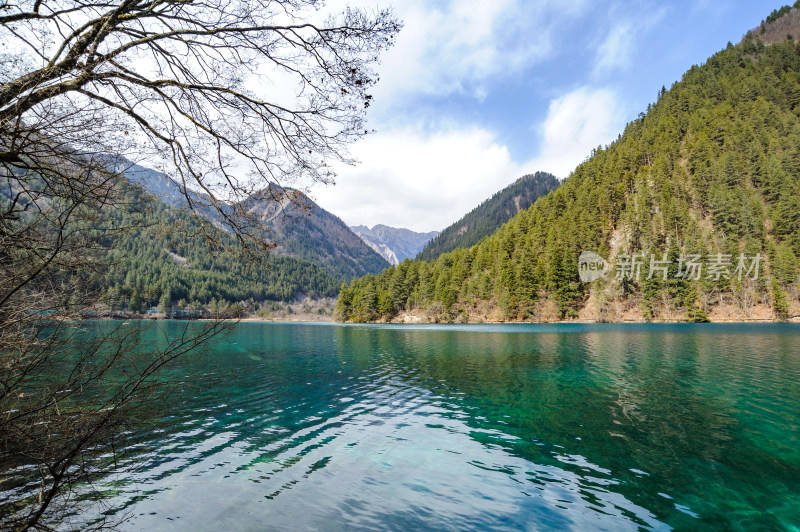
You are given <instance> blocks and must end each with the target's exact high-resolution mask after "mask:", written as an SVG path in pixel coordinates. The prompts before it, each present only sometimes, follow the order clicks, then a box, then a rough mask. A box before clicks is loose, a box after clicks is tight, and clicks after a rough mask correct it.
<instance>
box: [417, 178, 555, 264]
mask: <svg viewBox="0 0 800 532" xmlns="http://www.w3.org/2000/svg"><path fill="white" fill-rule="evenodd" d="M558 185H559V181H558V178H557V177H556V176H554V175H553V174H549V173H547V172H536V173H535V174H528V175H524V176H522V177H520V178H519V179H517V180H516V181H514V182H513V183H512V184H510V185H508V186H507V187H506V188H504V189H503V190H501V191H499V192H496V193H495V194H494V195H493V196H492V197H491V198H489V199H487V200H485V201H484V202H483V203H481V204H480V205H478V206H477V207H475V208H474V209H472V210H471V211H470V212H469V213H467V214H466V215H464V217H463V218H461V219H460V220H459V221H457V222H456V223H454V224H453V225H451V226H449V227H448V228H446V229H444V230H443V231H442V232H441V233H439V235H438V236H437V237H436V238H434V239H432V240H431V241H430V242H428V243H427V245H426V246H425V247H424V248H423V249H422V251H420V253H419V254H418V255H417V256H416V258H417V259H420V260H433V259H435V258H436V257H438V256H439V255H441V254H443V253H448V252H450V251H453V250H454V249H458V248H468V247H470V246H473V245H475V244H477V243H478V242H480V240H481V239H482V238H484V237H487V236H489V235H491V234H492V233H494V232H495V231H497V230H498V229H499V228H500V226H502V225H503V224H504V223H506V222H507V221H508V220H510V219H511V218H513V217H514V216H516V215H517V213H519V212H520V211H522V210H524V209H527V208H528V207H530V206H531V205H533V203H534V202H535V201H536V200H537V199H539V198H540V197H542V196H545V195H547V194H548V193H549V192H550V191H551V190H555V189H556V188H557V187H558Z"/></svg>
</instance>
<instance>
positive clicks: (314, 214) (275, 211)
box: [119, 162, 389, 279]
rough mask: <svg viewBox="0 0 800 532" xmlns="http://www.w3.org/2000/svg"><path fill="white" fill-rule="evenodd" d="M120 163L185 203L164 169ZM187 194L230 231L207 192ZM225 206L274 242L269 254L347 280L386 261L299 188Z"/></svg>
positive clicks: (158, 193) (175, 202)
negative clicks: (255, 226)
mask: <svg viewBox="0 0 800 532" xmlns="http://www.w3.org/2000/svg"><path fill="white" fill-rule="evenodd" d="M119 166H121V165H119ZM124 168H125V175H126V177H128V179H129V180H130V181H131V182H133V183H135V184H137V185H139V186H141V187H142V188H144V189H145V190H146V191H147V192H149V193H151V194H152V195H153V196H155V197H156V198H158V199H159V200H160V201H162V202H164V203H166V204H167V205H169V206H171V207H175V208H187V207H188V206H189V203H188V201H187V199H186V196H185V195H184V193H183V191H182V189H181V187H180V186H179V185H178V184H177V183H176V182H175V181H173V180H172V179H171V178H170V177H168V176H166V175H165V174H163V173H161V172H157V171H155V170H151V169H149V168H145V167H143V166H139V165H136V164H132V163H129V162H124ZM188 194H189V197H190V199H191V200H192V203H193V204H194V205H195V207H196V209H197V211H198V212H199V213H200V214H202V215H203V216H205V217H207V218H208V219H210V220H211V221H212V223H214V225H216V226H217V227H218V228H220V229H222V230H225V231H230V227H228V226H227V225H226V224H225V223H224V221H222V220H221V219H220V218H221V217H220V215H219V213H218V212H217V210H216V209H214V208H213V207H210V206H209V201H208V199H207V196H205V195H204V194H199V193H197V192H193V191H189V193H188ZM224 209H225V212H226V213H227V214H229V215H232V216H237V215H244V216H246V217H248V218H251V219H250V223H252V222H255V223H257V224H259V225H260V230H262V231H263V233H264V238H265V239H266V240H267V241H269V242H272V243H275V244H277V247H276V248H275V249H274V253H277V254H278V255H283V256H287V257H294V258H298V259H302V260H307V261H310V262H313V263H315V264H318V265H320V266H322V267H323V268H325V269H326V270H327V271H328V272H329V273H330V274H331V275H332V276H334V277H337V278H340V279H351V278H353V277H357V276H360V275H364V274H367V273H375V272H378V271H380V270H382V269H383V268H385V267H386V266H388V265H389V263H388V262H386V261H385V260H383V258H382V257H381V256H380V255H379V254H377V253H376V252H374V251H373V250H372V249H371V248H370V247H368V246H367V245H366V244H365V243H364V242H362V241H361V239H359V238H358V237H357V236H356V235H355V234H353V232H352V231H350V229H349V228H348V227H347V225H345V223H344V222H343V221H341V220H340V219H339V218H337V217H336V216H334V215H333V214H331V213H329V212H328V211H326V210H324V209H322V208H321V207H319V206H318V205H317V204H316V203H314V202H313V201H311V200H310V199H309V198H308V197H307V196H306V195H304V194H303V193H302V192H300V191H297V190H294V189H290V188H285V187H279V186H277V185H270V186H268V187H267V188H266V189H264V190H261V191H259V192H257V193H256V194H254V195H253V196H252V197H250V198H248V199H247V200H245V201H243V202H240V203H238V204H234V205H230V206H224Z"/></svg>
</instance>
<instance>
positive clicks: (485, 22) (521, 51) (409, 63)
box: [329, 0, 589, 105]
mask: <svg viewBox="0 0 800 532" xmlns="http://www.w3.org/2000/svg"><path fill="white" fill-rule="evenodd" d="M342 2H344V0H341V1H336V2H333V3H332V4H330V5H329V8H330V10H331V11H334V12H335V11H336V10H337V9H340V8H341V5H340V4H342ZM347 3H349V4H351V5H352V4H353V1H348V2H347ZM355 4H356V5H360V6H361V7H364V8H368V9H369V8H374V0H358V1H356V2H355ZM587 5H589V3H588V2H586V1H584V0H581V1H576V2H573V3H571V4H570V5H568V6H565V5H564V4H563V2H558V1H556V0H546V1H540V2H535V3H532V2H526V1H525V0H494V1H492V2H487V1H486V0H448V1H443V2H430V1H426V0H403V2H398V3H396V5H395V6H394V9H395V11H396V13H397V15H398V17H399V18H400V19H401V20H402V21H403V24H404V27H403V30H402V31H401V32H400V34H399V35H398V37H397V41H396V44H395V46H394V47H392V48H391V49H390V50H389V51H388V52H386V53H385V54H383V55H382V65H381V67H380V68H379V74H380V76H381V83H380V84H379V85H378V86H377V87H376V88H375V91H374V92H375V97H376V103H377V104H378V105H383V104H385V103H391V102H394V101H395V100H397V99H407V98H413V97H414V96H416V95H420V94H426V95H431V94H432V95H440V96H441V95H449V94H454V93H459V94H468V95H471V96H474V97H475V98H477V99H478V100H481V99H482V98H483V97H485V96H486V94H487V90H488V86H489V85H492V84H494V83H496V82H497V81H498V80H499V79H501V78H506V77H508V76H514V75H518V74H519V73H520V72H522V71H523V70H524V68H525V67H528V66H530V65H533V64H536V63H537V62H538V61H541V60H543V59H545V58H547V57H549V56H550V55H551V54H552V53H553V51H554V46H553V38H552V37H553V33H554V31H555V30H554V27H555V26H556V20H557V19H560V18H563V17H572V16H576V15H578V14H580V13H581V12H582V10H583V9H584V8H585V6H587Z"/></svg>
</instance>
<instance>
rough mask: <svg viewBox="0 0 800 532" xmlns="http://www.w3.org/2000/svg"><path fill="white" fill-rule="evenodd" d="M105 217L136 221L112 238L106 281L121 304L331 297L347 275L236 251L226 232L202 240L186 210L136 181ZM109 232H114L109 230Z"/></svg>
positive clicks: (198, 307) (192, 309)
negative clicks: (302, 296)
mask: <svg viewBox="0 0 800 532" xmlns="http://www.w3.org/2000/svg"><path fill="white" fill-rule="evenodd" d="M125 194H126V198H125V200H124V201H123V202H121V206H120V207H119V208H116V209H113V210H110V211H109V212H108V213H107V216H106V218H105V219H104V220H103V221H102V223H103V224H105V225H107V226H108V227H109V228H118V227H126V226H131V229H128V230H123V231H120V232H119V233H118V234H117V235H116V236H114V237H113V241H112V240H111V239H109V241H108V242H106V244H107V245H108V251H107V254H106V257H105V258H106V260H105V262H106V264H107V270H105V271H104V272H102V277H101V279H100V281H99V282H100V284H101V286H102V287H105V289H106V290H107V294H108V302H109V304H110V305H111V306H112V308H113V309H115V310H123V309H124V310H130V311H137V312H139V311H144V310H146V309H148V308H150V307H157V308H158V309H159V310H160V311H162V312H175V311H183V312H184V313H188V314H189V315H197V314H199V313H200V312H201V311H202V309H215V308H219V307H222V306H228V305H229V304H234V303H240V304H242V305H241V306H242V307H243V308H247V307H249V310H252V309H253V307H254V305H255V304H256V303H260V302H264V301H291V300H293V299H295V298H296V297H298V296H299V295H307V296H310V297H321V296H325V297H333V296H335V295H336V293H337V287H338V285H339V283H340V282H341V277H339V278H334V277H333V276H332V275H331V274H329V273H328V272H327V271H326V270H325V269H324V268H323V267H321V266H318V265H316V264H314V263H311V262H309V261H305V260H301V259H296V258H292V257H284V256H279V255H275V254H271V255H269V256H267V257H263V258H259V259H257V260H253V259H251V258H249V257H242V256H240V255H239V254H237V253H234V252H233V251H232V250H234V249H236V243H235V242H234V240H233V237H231V236H230V235H229V234H228V233H226V232H224V231H215V232H214V234H213V237H214V238H213V240H212V241H210V240H208V239H206V238H204V237H203V236H202V235H201V232H200V231H199V224H198V222H197V220H195V218H194V217H193V216H192V215H191V214H190V213H189V212H188V211H186V210H184V209H177V208H174V207H171V206H169V205H167V204H165V203H163V202H161V201H158V200H156V199H155V198H153V197H152V196H150V194H148V193H147V192H145V191H143V190H142V189H141V188H140V187H138V186H135V185H133V186H127V187H126V188H125ZM109 232H110V231H109Z"/></svg>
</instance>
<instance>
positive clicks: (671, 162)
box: [338, 21, 800, 321]
mask: <svg viewBox="0 0 800 532" xmlns="http://www.w3.org/2000/svg"><path fill="white" fill-rule="evenodd" d="M772 22H773V23H774V21H772ZM755 33H757V32H755ZM757 37H758V36H757V35H753V34H751V35H750V36H748V37H747V38H746V39H745V40H744V41H743V42H742V43H741V44H740V45H737V46H733V45H731V44H729V45H728V47H727V48H726V49H724V50H722V51H721V52H719V53H717V54H715V55H714V56H713V57H711V58H710V59H709V60H708V61H707V62H706V63H705V64H704V65H702V66H694V67H692V68H691V69H690V70H689V71H688V72H687V73H686V74H685V75H684V76H683V79H682V80H681V81H680V82H678V83H675V84H674V85H673V86H672V88H671V89H670V90H666V89H662V91H661V92H660V94H659V95H658V100H657V102H656V103H655V104H653V105H650V106H648V109H647V110H646V112H644V113H642V114H641V115H640V116H639V118H638V119H636V120H634V121H632V122H631V123H630V124H628V125H627V127H626V128H625V131H624V133H623V134H622V135H620V136H619V137H618V139H617V140H616V141H614V142H613V143H612V144H611V145H609V146H607V147H605V148H603V149H598V150H597V151H596V152H595V153H593V154H592V156H591V157H590V158H589V159H588V160H587V161H586V162H584V163H583V164H581V165H580V166H579V167H578V168H577V169H576V170H575V171H574V172H573V174H571V175H570V177H569V178H567V179H566V180H565V181H564V182H563V183H562V185H561V186H560V187H559V188H557V189H556V190H555V191H553V192H552V193H551V194H549V195H548V196H546V197H544V198H541V199H539V200H538V201H537V202H536V203H535V204H534V205H533V206H532V207H531V208H529V209H527V210H525V211H523V212H521V213H520V214H518V215H517V216H515V217H514V218H513V219H512V220H510V221H509V222H508V223H507V224H505V225H504V226H503V227H502V228H501V229H499V230H498V231H497V232H496V233H494V234H493V235H492V236H491V237H489V238H487V239H485V240H483V241H482V242H481V243H480V244H478V245H477V246H473V247H471V248H469V249H458V250H455V251H453V252H451V253H447V254H444V255H442V256H440V257H438V258H437V259H436V260H435V261H433V262H423V261H406V262H404V263H402V264H401V265H400V266H398V267H392V268H388V269H386V270H384V271H383V272H382V273H381V274H379V275H368V276H365V277H363V278H360V279H358V280H356V281H354V282H352V283H351V284H350V285H349V286H347V287H345V288H344V289H343V290H342V292H341V294H340V297H339V301H338V313H339V318H340V319H344V320H352V321H369V320H379V319H392V318H396V317H397V316H398V315H400V314H407V313H410V314H414V315H416V316H418V317H420V318H421V319H423V320H425V319H429V320H434V321H437V320H439V321H451V320H453V321H479V320H484V319H492V320H494V319H496V320H550V319H563V318H572V317H582V318H587V319H595V320H610V321H616V320H625V319H642V318H644V319H670V320H704V319H706V318H707V317H708V316H710V317H711V318H712V319H726V318H728V317H730V318H734V319H746V318H778V319H782V318H786V317H788V316H790V315H792V314H797V289H798V259H797V257H798V255H800V179H799V178H800V120H798V117H799V116H800V46H798V44H797V42H796V41H795V40H794V39H789V38H788V37H787V39H786V40H784V41H782V42H779V43H776V44H773V45H770V46H766V45H764V44H763V43H761V42H760V41H758V40H757ZM582 251H595V252H597V253H599V254H600V255H601V256H603V257H605V258H606V259H608V260H609V262H610V263H611V265H610V268H611V271H610V273H609V275H608V276H607V277H605V278H602V279H599V280H595V281H594V282H592V283H591V284H588V283H582V282H581V281H580V279H579V271H578V257H579V255H580V254H581V252H582ZM637 253H644V257H650V256H651V255H652V256H655V257H657V259H658V260H662V259H663V258H664V257H663V254H665V253H666V254H667V260H669V261H671V264H670V265H669V266H668V272H667V273H668V274H669V275H668V279H667V280H664V279H663V276H662V275H661V274H660V272H661V270H658V269H657V268H656V269H653V272H654V273H657V274H656V275H654V276H653V277H652V278H651V279H647V277H648V274H649V272H650V266H651V265H650V263H649V261H647V263H646V264H645V265H644V266H643V267H642V271H641V276H640V278H639V279H638V280H636V279H635V278H632V277H629V276H628V275H625V272H624V269H623V266H624V264H625V260H627V259H625V255H626V254H627V255H628V256H631V255H634V254H637ZM717 254H722V256H719V255H717ZM757 254H760V255H761V256H763V257H764V260H763V261H761V262H760V263H759V264H760V272H759V275H758V276H757V278H756V279H755V280H754V279H752V275H751V276H744V277H743V278H742V279H739V278H738V276H737V275H735V272H736V270H735V268H736V266H737V265H738V263H737V261H738V257H739V256H740V255H743V256H744V258H751V257H756V255H757ZM681 255H683V259H684V262H680V259H681V258H682V257H681ZM690 255H698V256H699V257H698V261H700V262H702V263H703V264H704V265H705V266H706V269H705V270H702V275H700V276H699V277H698V278H696V279H695V278H694V276H692V278H687V277H685V276H684V277H677V275H676V274H677V273H678V270H679V268H681V269H683V267H684V266H686V263H685V259H687V258H691V257H689V256H690ZM717 259H720V262H719V263H721V264H723V265H724V266H725V268H722V272H721V275H718V276H715V275H714V274H713V272H714V269H713V268H712V267H711V264H712V263H713V262H715V261H716V260H717ZM728 261H730V262H728ZM754 262H757V261H756V260H755V259H752V260H750V259H748V261H747V265H748V266H752V265H753V263H754ZM717 270H719V268H718V269H717ZM726 271H727V273H726ZM751 273H752V272H751ZM709 274H710V275H709ZM618 276H619V278H617V277H618ZM717 277H718V278H717Z"/></svg>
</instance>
